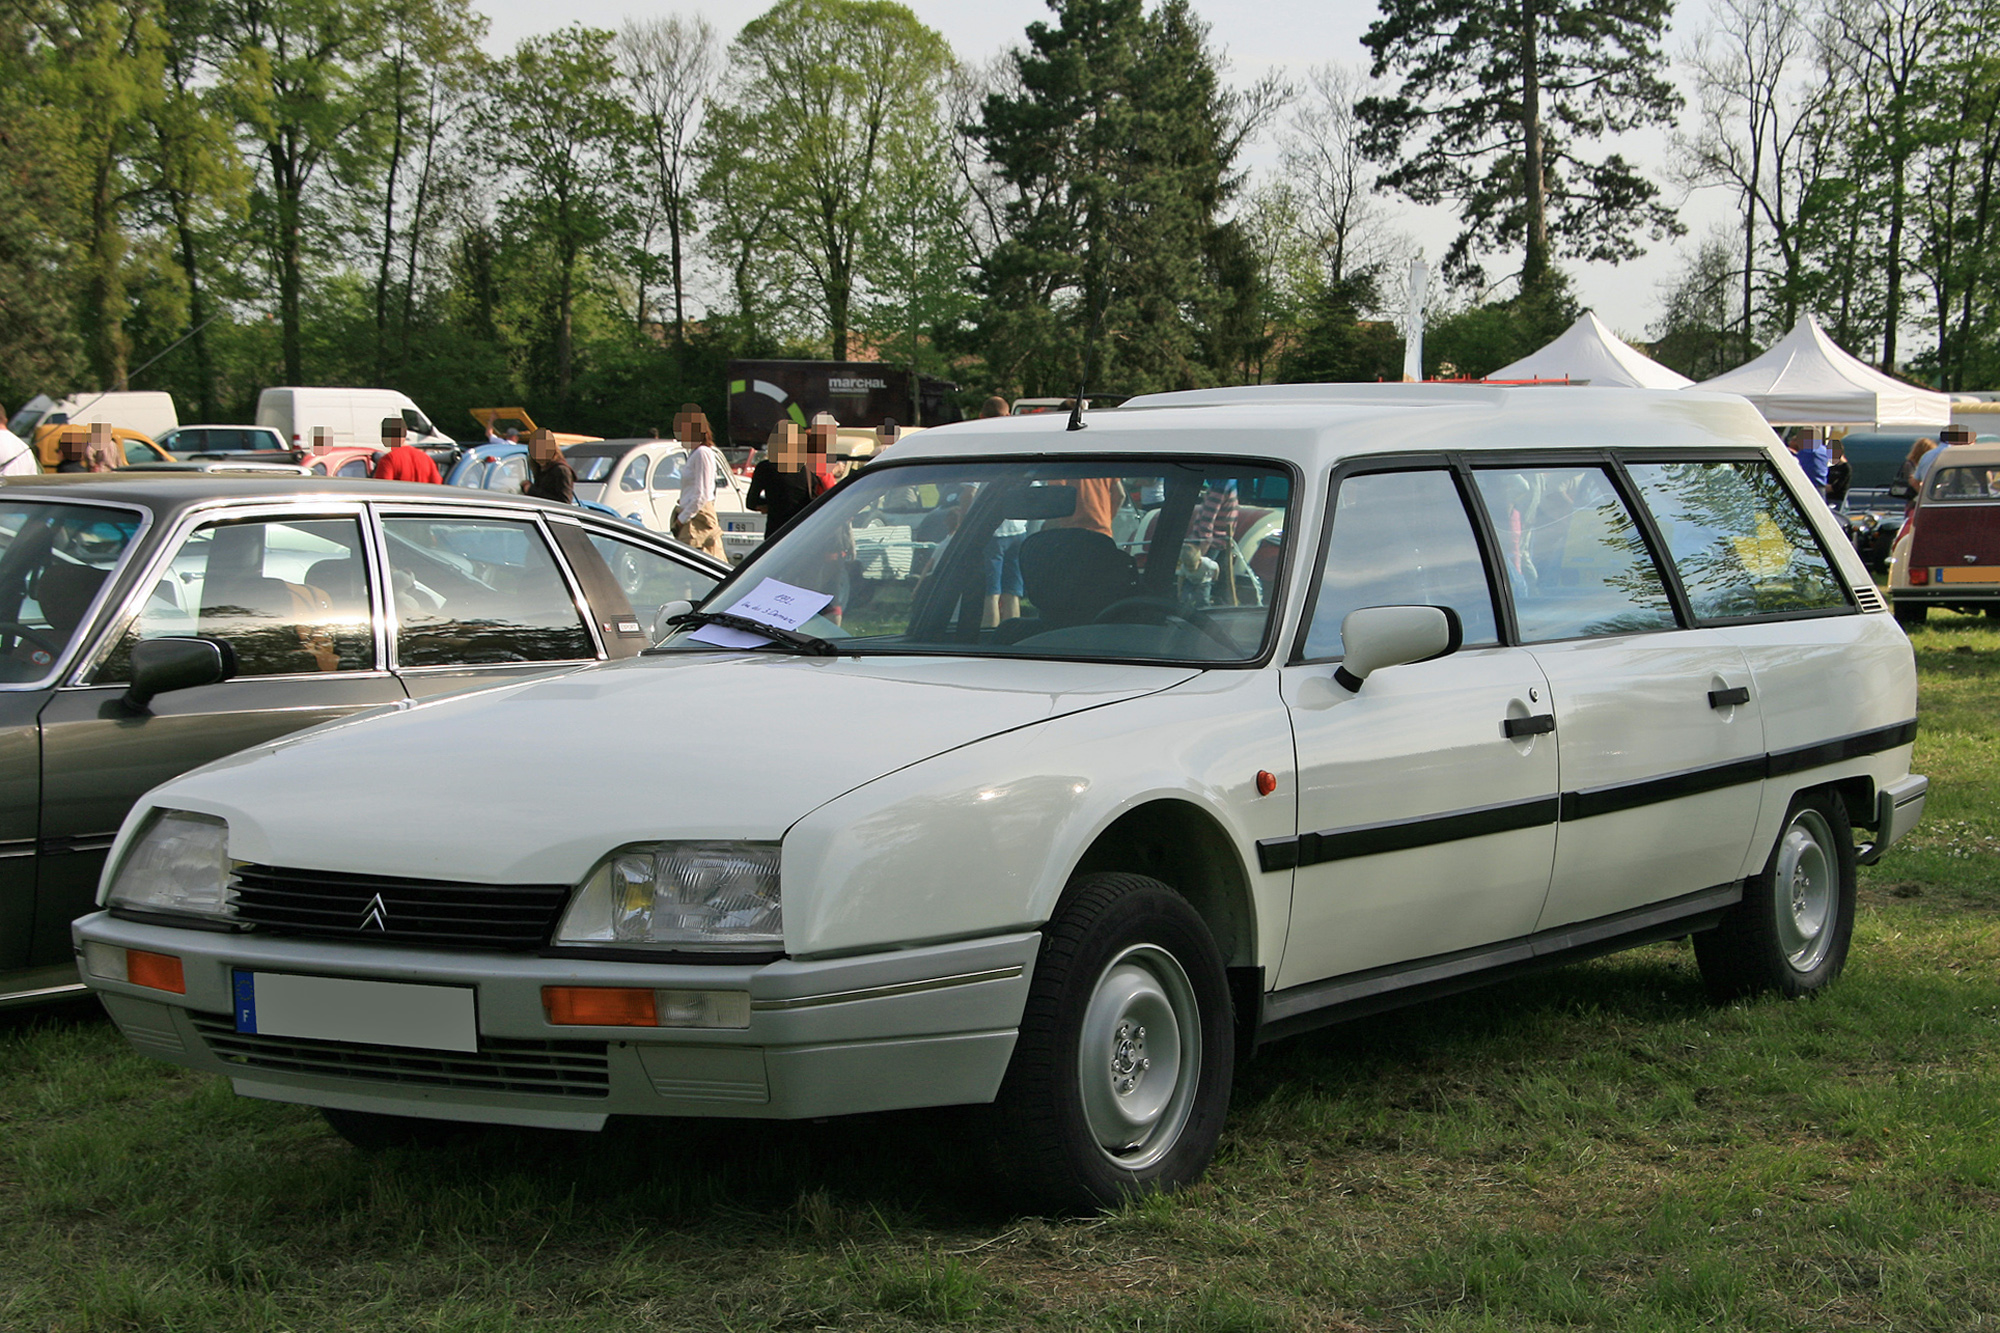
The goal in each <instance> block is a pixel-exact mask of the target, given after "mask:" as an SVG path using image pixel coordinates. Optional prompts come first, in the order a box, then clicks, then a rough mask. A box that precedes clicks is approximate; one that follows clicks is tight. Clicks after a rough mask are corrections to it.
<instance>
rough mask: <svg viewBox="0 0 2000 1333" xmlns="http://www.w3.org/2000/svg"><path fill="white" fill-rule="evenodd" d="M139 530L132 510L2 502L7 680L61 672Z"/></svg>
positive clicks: (1, 677) (0, 643)
mask: <svg viewBox="0 0 2000 1333" xmlns="http://www.w3.org/2000/svg"><path fill="white" fill-rule="evenodd" d="M138 528H139V516H138V515H137V514H134V513H131V512H129V511H126V510H120V509H100V508H97V507H96V506H94V505H48V504H28V503H21V502H15V503H12V504H0V681H4V682H6V683H8V684H21V683H25V682H29V681H39V680H42V679H44V678H46V677H47V676H48V675H49V673H50V672H52V671H53V670H54V669H55V664H56V660H57V659H58V658H60V657H61V656H62V655H63V653H64V652H65V651H66V650H67V649H68V647H69V645H70V641H71V640H72V639H73V638H75V637H76V633H77V630H78V628H79V627H80V626H81V625H82V624H83V617H84V615H85V614H86V613H87V612H88V611H89V609H90V604H91V602H92V601H93V600H94V599H95V598H96V597H97V593H98V590H99V589H101V588H102V587H103V586H104V585H105V582H106V581H107V580H108V579H109V578H110V577H111V574H112V571H113V570H115V569H116V568H117V567H118V562H119V560H120V559H121V558H122V557H123V556H124V554H125V551H126V548H127V547H128V546H130V545H131V542H132V534H133V533H134V532H136V531H138Z"/></svg>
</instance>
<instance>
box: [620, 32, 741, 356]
mask: <svg viewBox="0 0 2000 1333" xmlns="http://www.w3.org/2000/svg"><path fill="white" fill-rule="evenodd" d="M618 56H619V62H620V68H621V70H622V71H623V73H624V76H625V82H626V85H627V87H628V89H629V90H630V93H631V98H632V106H633V112H634V114H635V115H637V117H638V130H639V137H640V143H641V148H640V159H639V160H640V161H641V162H643V163H644V166H645V178H644V179H645V186H646V188H644V189H643V190H642V191H641V192H640V199H641V201H642V202H641V205H640V227H639V230H640V235H639V238H638V241H639V243H638V246H637V251H636V255H635V263H634V270H635V276H636V277H637V279H638V283H639V296H638V300H637V302H636V303H635V306H636V310H637V316H636V318H637V320H638V322H641V323H643V322H644V321H645V320H646V318H647V316H648V313H649V307H650V305H651V301H650V299H649V295H648V291H647V288H648V285H649V279H650V278H651V277H652V274H653V268H654V249H653V247H654V243H655V240H656V235H657V232H658V231H659V229H660V228H661V227H665V228H666V231H667V253H666V261H667V263H666V280H667V284H668V286H669V288H670V290H671V292H672V295H673V311H674V341H675V342H676V343H677V344H685V343H686V342H687V254H686V245H687V241H688V239H689V237H690V236H691V235H692V234H693V231H694V225H695V211H694V204H695V186H696V184H697V183H698V176H699V165H700V164H699V161H698V159H697V158H696V156H695V142H696V139H697V138H698V136H699V135H700V132H701V119H702V116H703V114H704V113H705V112H706V110H707V108H708V100H709V94H710V92H711V90H712V89H713V88H714V86H715V81H716V76H717V74H718V73H719V71H718V70H717V68H716V59H715V32H714V30H713V29H711V28H710V27H709V26H708V24H707V23H706V22H705V21H703V20H702V19H699V18H695V19H684V18H682V17H680V16H679V15H674V16H672V17H669V18H654V19H643V20H641V19H633V20H629V21H627V22H626V24H625V26H624V27H623V28H622V29H621V30H620V31H619V33H618Z"/></svg>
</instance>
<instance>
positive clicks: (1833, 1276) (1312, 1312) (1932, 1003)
mask: <svg viewBox="0 0 2000 1333" xmlns="http://www.w3.org/2000/svg"><path fill="white" fill-rule="evenodd" d="M1915 642H1916V645H1917V649H1918V655H1919V659H1920V665H1921V668H1922V673H1923V700H1922V710H1921V713H1922V730H1921V734H1920V735H1919V737H1918V740H1917V763H1916V765H1915V767H1916V768H1917V770H1918V771H1920V772H1927V773H1929V774H1930V775H1931V776H1932V779H1933V783H1934V786H1933V788H1932V796H1931V800H1930V805H1929V811H1928V814H1927V818H1926V822H1925V823H1924V824H1923V825H1922V826H1920V827H1919V829H1918V831H1917V833H1916V835H1914V837H1913V838H1912V840H1911V841H1910V843H1909V844H1906V845H1905V846H1904V847H1901V848H1898V849H1897V850H1896V851H1895V852H1893V853H1892V854H1891V855H1890V856H1888V857H1887V858H1885V859H1884V860H1883V862H1882V864H1881V865H1879V866H1877V867H1875V868H1873V869H1872V870H1865V871H1864V872H1863V878H1862V883H1861V910H1860V920H1859V925H1858V928H1857V931H1856V941H1855V946H1854V951H1853V955H1852V957H1851V959H1850V962H1849V965H1848V972H1847V974H1846V976H1845V977H1844V978H1843V979H1842V980H1841V981H1840V983H1839V984H1838V985H1837V986H1835V987H1834V988H1833V989H1832V990H1831V991H1830V992H1828V993H1827V994H1826V995H1824V996H1823V997H1822V998H1820V999H1818V1000H1817V1001H1814V1002H1810V1003H1802V1004H1789V1005H1788V1004H1783V1003H1779V1002H1775V1001H1765V1002H1759V1003H1754V1004H1749V1005H1739V1006H1735V1007H1731V1008H1727V1009H1715V1008H1711V1007H1710V1006H1709V1005H1708V1004H1707V1003H1705V1002H1704V1000H1703V997H1702V993H1701V987H1700V985H1699V982H1698V979H1697V977H1696V975H1695V971H1694V966H1693V959H1692V955H1691V953H1690V952H1689V950H1688V948H1687V946H1686V945H1685V944H1684V943H1683V944H1678V945H1658V946H1654V947H1652V948H1648V949H1645V950H1641V951H1638V952H1635V953H1630V954H1625V955H1621V956H1618V957H1615V958H1610V959H1606V960H1602V961H1600V962H1596V963H1591V964H1585V965H1579V966H1576V967H1572V968H1569V969H1565V970H1562V971H1558V972H1554V973H1550V974H1547V975H1545V976H1541V977H1537V978H1533V979H1528V980H1523V981H1518V982H1515V983H1512V984H1508V985H1505V986H1502V987H1499V988H1497V989H1494V990H1489V991H1484V992H1480V993H1478V994H1475V995H1472V996H1468V997H1462V998H1458V999H1454V1000H1448V1001H1441V1002H1437V1003H1433V1004H1428V1005H1424V1006H1422V1007H1419V1008H1414V1009H1409V1010H1405V1011H1403V1012H1401V1013H1397V1014H1393V1015H1389V1016H1385V1017H1381V1018H1375V1019H1370V1020H1366V1021H1362V1022H1357V1023H1353V1024H1350V1025H1347V1026H1344V1027H1340V1028H1335V1029H1330V1030H1327V1031H1324V1032H1321V1033H1318V1034H1315V1035H1312V1036H1308V1037H1304V1038H1300V1039H1294V1040H1291V1041H1288V1042H1285V1043H1282V1044H1279V1045H1277V1046H1273V1047H1270V1048H1267V1049H1266V1050H1265V1051H1264V1052H1263V1054H1262V1055H1261V1056H1260V1057H1259V1058H1258V1060H1257V1061H1256V1062H1255V1063H1254V1064H1252V1065H1251V1066H1250V1067H1249V1068H1248V1070H1247V1072H1246V1073H1245V1075H1244V1077H1243V1079H1242V1081H1241V1082H1240V1083H1239V1086H1238V1091H1237V1096H1236V1103H1235V1109H1234V1112H1233V1116H1232V1120H1231V1124H1230V1128H1229V1130H1228V1132H1227V1134H1226V1135H1225V1137H1224V1141H1223V1147H1222V1151H1221V1154H1220V1156H1219V1157H1218V1159H1217V1161H1216V1163H1215V1166H1214V1168H1213V1169H1212V1170H1211V1172H1210V1173H1209V1176H1208V1179H1207V1180H1206V1182H1205V1183H1204V1184H1202V1185H1201V1186H1200V1187H1198V1188H1196V1189H1194V1190H1192V1191H1189V1192H1187V1193H1185V1194H1183V1195H1180V1196H1178V1197H1175V1198H1170V1199H1154V1200H1150V1201H1147V1202H1145V1203H1142V1204H1138V1205H1135V1206H1132V1207H1129V1208H1127V1209H1125V1210H1123V1211H1121V1212H1118V1213H1115V1214H1110V1215H1107V1216H1103V1217H1098V1218H1093V1219H1087V1220H1064V1221H1050V1220H1035V1219H1029V1220H1022V1219H1018V1218H1010V1217H1006V1216H1004V1215H1001V1214H997V1213H995V1212H994V1211H993V1210H992V1209H991V1207H990V1206H989V1205H988V1204H986V1203H985V1202H984V1201H983V1198H982V1196H981V1193H980V1190H979V1183H978V1177H977V1175H976V1174H975V1173H974V1171H973V1170H972V1169H971V1167H970V1165H969V1162H968V1159H969V1157H970V1154H969V1153H968V1151H967V1145H966V1143H965V1141H964V1140H963V1139H962V1138H960V1137H958V1136H957V1135H956V1134H955V1133H953V1132H952V1131H951V1129H950V1127H949V1124H948V1122H945V1121H942V1120H940V1119H939V1118H937V1117H933V1116H928V1115H912V1116H892V1117H880V1118H871V1119H867V1120H862V1121H859V1122H848V1123H830V1124H825V1125H767V1126H758V1125H747V1126H746V1125H733V1124H730V1123H727V1122H689V1121H673V1122H657V1123H636V1124H618V1125H615V1126H614V1128H613V1129H612V1130H611V1131H609V1132H607V1133H606V1134H604V1135H601V1136H589V1137H579V1138H567V1137H561V1136H536V1135H529V1134H512V1133H508V1134H502V1135H496V1136H494V1137H491V1138H487V1139H484V1140H481V1141H479V1142H476V1143H470V1144H467V1145H464V1146H462V1147H459V1148H456V1149H453V1150H451V1151H448V1152H432V1153H416V1152H408V1153H392V1154H386V1155H382V1156H376V1157H368V1156H364V1155H362V1154H359V1153H357V1152H355V1151H353V1150H351V1149H349V1148H348V1147H347V1146H346V1145H345V1144H344V1143H342V1142H341V1141H339V1140H337V1139H336V1138H334V1136H333V1135H332V1134H331V1133H330V1132H329V1131H327V1130H326V1129H325V1128H324V1127H323V1126H322V1124H321V1122H320V1120H319V1118H318V1117H317V1115H316V1114H314V1113H313V1112H310V1111H306V1110H303V1109H299V1108H295V1107H288V1106H279V1105H274V1104H271V1103H267V1102H258V1101H249V1100H241V1099H237V1098H235V1097H233V1096H232V1095H231V1094H230V1092H229V1090H228V1088H227V1086H226V1085H225V1084H224V1083H223V1082H222V1081H220V1080H218V1079H212V1078H208V1077H202V1076H196V1075H192V1074H187V1073H184V1072H182V1071H179V1070H176V1069H174V1068H172V1067H170V1066H167V1065H163V1064H159V1063H156V1062H154V1061H152V1060H148V1059H143V1058H141V1057H139V1056H137V1055H134V1054H132V1053H130V1052H129V1051H128V1050H127V1049H126V1048H125V1046H124V1043H123V1042H122V1041H121V1040H120V1039H119V1038H118V1037H117V1036H116V1034H115V1033H114V1032H113V1031H112V1029H111V1028H110V1026H109V1025H108V1024H107V1023H106V1022H105V1021H104V1020H103V1019H102V1017H101V1016H99V1015H98V1014H97V1012H96V1011H95V1009H94V1007H92V1006H89V1005H78V1006H72V1007H70V1008H68V1009H65V1010H62V1011H58V1012H47V1013H41V1014H33V1015H21V1014H13V1015H0V1236H4V1237H5V1241H6V1243H5V1245H4V1246H0V1330H5V1333H16V1331H18V1330H44V1329H46V1330H161V1331H162V1333H164V1331H166V1330H187V1331H188V1333H209V1331H211V1330H252V1329H254V1330H278V1329H300V1330H304V1329H313V1330H334V1329H340V1330H398V1331H401V1330H426V1331H430V1330H435V1331H437V1333H446V1331H459V1330H462V1331H465V1333H472V1331H473V1330H478V1331H480V1333H485V1331H487V1330H514V1329H561V1330H579V1331H583V1330H591V1331H595V1330H605V1331H606V1333H609V1331H610V1330H621V1331H623V1330H641V1329H647V1330H650V1329H718V1330H721V1329H729V1330H758V1329H787V1330H810V1329H819V1328H838V1329H878V1328H879V1329H912V1328H931V1327H940V1326H945V1327H963V1328H1009V1327H1020V1326H1026V1327H1034V1328H1047V1329H1068V1328H1084V1329H1103V1330H1107V1331H1108V1330H1159V1331H1161V1333H1165V1331H1166V1330H1183V1331H1185V1333H1200V1331H1208V1333H1225V1331H1228V1330H1244V1331H1247V1330H1265V1329H1270V1330H1290V1329H1299V1330H1356V1329H1368V1330H1378V1329H1379V1330H1390V1329H1395V1330H1403V1329H1410V1330H1427V1329H1451V1330H1474V1329H1493V1330H1500V1329H1505V1330H1518V1329H1578V1328H1588V1329H1632V1330H1641V1329H1648V1330H1650V1329H1693V1328H1705V1327H1714V1328H1721V1329H1796V1330H1824V1329H1846V1328H1881V1329H1894V1330H1898V1333H1905V1331H1909V1330H1929V1329H1953V1330H1957V1329H2000V885H1996V882H1995V873H1994V872H1995V869H1996V866H2000V803H1996V799H1995V792H1996V790H2000V786H1997V785H1996V779H2000V742H1996V730H2000V626H1995V625H1994V624H1993V623H1992V622H1988V621H1984V620H1974V619H1970V618H1960V617H1953V616H1937V617H1935V618H1934V619H1933V620H1932V622H1931V624H1930V625H1929V626H1927V627H1925V628H1923V629H1921V630H1919V631H1918V632H1917V634H1916V636H1915Z"/></svg>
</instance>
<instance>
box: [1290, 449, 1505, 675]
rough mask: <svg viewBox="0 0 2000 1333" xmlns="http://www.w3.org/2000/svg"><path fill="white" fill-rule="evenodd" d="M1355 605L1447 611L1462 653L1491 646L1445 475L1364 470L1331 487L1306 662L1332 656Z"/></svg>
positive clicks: (1484, 596) (1480, 587)
mask: <svg viewBox="0 0 2000 1333" xmlns="http://www.w3.org/2000/svg"><path fill="white" fill-rule="evenodd" d="M1364 606H1448V607H1450V608H1451V609H1452V610H1454V611H1456V612H1458V618H1459V620H1460V622H1461V623H1462V624H1463V625H1464V627H1465V644H1466V646H1467V647H1478V646H1481V645H1484V644H1493V643H1498V642H1499V641H1500V636H1499V631H1498V629H1497V626H1496V622H1495V621H1494V617H1493V590H1492V587H1491V585H1489V584H1488V582H1487V579H1486V568H1485V566H1484V565H1483V564H1482V563H1481V561H1480V559H1479V543H1478V541H1477V540H1476V539H1475V538H1474V537H1473V535H1472V520H1471V519H1470V518H1469V517H1468V516H1467V514H1466V512H1465V504H1464V502H1463V501H1462V500H1461V499H1460V498H1459V493H1458V486H1457V484H1456V483H1455V482H1454V481H1453V480H1452V476H1451V474H1450V473H1449V472H1445V471H1442V470H1435V471H1417V472H1365V473H1362V474H1361V475H1359V476H1354V477H1348V478H1347V479H1346V480H1344V481H1342V482H1341V483H1340V494H1339V496H1338V497H1337V498H1336V499H1335V502H1334V511H1333V529H1332V532H1331V533H1330V535H1329V536H1328V539H1327V548H1326V569H1325V572H1324V573H1323V574H1322V575H1321V576H1320V584H1319V596H1318V597H1317V598H1316V599H1315V601H1314V603H1313V615H1312V623H1311V625H1310V626H1309V627H1308V628H1307V631H1306V648H1305V656H1306V657H1308V658H1313V659H1320V658H1328V657H1338V656H1341V655H1342V653H1343V651H1344V650H1343V648H1342V645H1341V642H1340V623H1341V621H1343V620H1345V619H1346V618H1347V613H1348V612H1350V611H1354V610H1358V609H1360V608H1361V607H1364Z"/></svg>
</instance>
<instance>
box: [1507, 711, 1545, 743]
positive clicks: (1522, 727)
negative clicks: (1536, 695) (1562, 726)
mask: <svg viewBox="0 0 2000 1333" xmlns="http://www.w3.org/2000/svg"><path fill="white" fill-rule="evenodd" d="M1555 729H1556V715H1555V714H1554V713H1536V714H1535V715H1534V716H1532V717H1510V718H1508V719H1507V720H1506V721H1505V722H1502V723H1501V724H1500V730H1502V731H1504V732H1505V733H1507V739H1508V740H1510V741H1517V740H1520V739H1521V738H1522V737H1523V736H1539V735H1541V734H1542V733H1544V732H1548V731H1554V730H1555Z"/></svg>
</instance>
